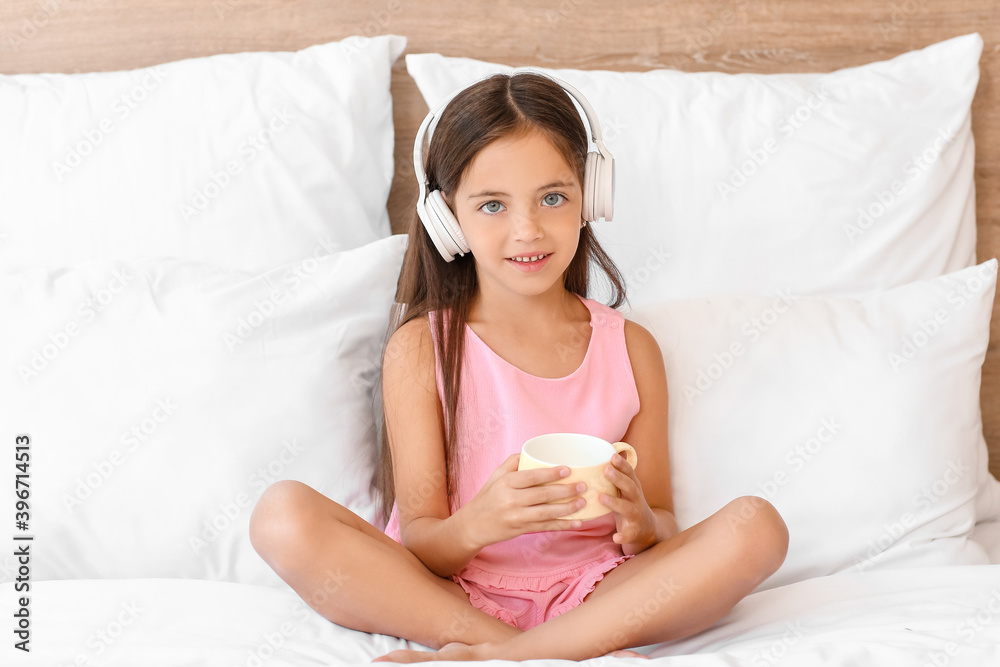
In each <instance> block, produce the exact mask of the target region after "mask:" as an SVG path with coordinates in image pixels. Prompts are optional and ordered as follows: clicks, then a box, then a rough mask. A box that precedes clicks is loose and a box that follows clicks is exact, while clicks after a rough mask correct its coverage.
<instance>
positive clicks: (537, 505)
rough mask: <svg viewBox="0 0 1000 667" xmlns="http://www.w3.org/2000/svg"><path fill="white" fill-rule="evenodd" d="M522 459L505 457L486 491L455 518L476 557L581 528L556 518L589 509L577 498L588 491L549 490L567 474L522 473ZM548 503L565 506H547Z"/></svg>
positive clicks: (557, 469) (569, 487)
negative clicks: (514, 542)
mask: <svg viewBox="0 0 1000 667" xmlns="http://www.w3.org/2000/svg"><path fill="white" fill-rule="evenodd" d="M519 457H520V454H511V455H510V456H509V457H507V459H506V460H505V461H504V462H503V463H501V464H500V466H499V467H497V469H496V470H494V471H493V474H492V475H490V478H489V479H488V480H486V483H485V484H483V488H481V489H480V490H479V492H478V493H477V494H476V495H475V496H474V497H473V498H472V500H470V501H469V502H468V503H466V504H465V505H464V506H463V507H462V508H461V509H459V510H458V511H457V512H456V513H455V515H454V516H455V517H458V516H459V515H461V517H462V520H461V522H460V525H461V526H462V532H463V534H464V535H465V537H466V540H467V543H468V544H469V545H470V546H471V547H473V548H474V549H476V550H477V551H478V550H479V549H482V548H483V547H485V546H488V545H490V544H495V543H497V542H503V541H504V540H509V539H511V538H513V537H517V536H519V535H523V534H524V533H536V532H541V531H545V530H566V529H569V528H579V527H580V526H581V525H582V524H581V522H580V521H578V520H577V521H566V520H561V519H559V518H558V517H561V516H566V515H567V514H572V513H573V512H575V511H576V510H578V509H580V508H581V507H582V506H583V505H584V504H585V501H584V500H583V498H580V497H579V496H580V494H581V493H582V492H583V491H584V490H585V489H586V485H585V484H583V483H582V482H581V483H579V484H576V485H570V484H548V482H558V481H559V480H560V479H562V478H563V477H566V476H567V475H569V473H570V470H569V468H568V467H567V466H557V467H553V468H536V469H534V470H518V469H517V462H518V458H519ZM543 485H544V486H543ZM580 487H583V488H580ZM550 501H564V502H555V503H552V504H548V503H549V502H550Z"/></svg>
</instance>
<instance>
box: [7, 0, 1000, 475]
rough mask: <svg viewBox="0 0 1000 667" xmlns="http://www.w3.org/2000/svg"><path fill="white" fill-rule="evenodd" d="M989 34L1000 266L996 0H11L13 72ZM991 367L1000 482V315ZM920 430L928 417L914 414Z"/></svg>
mask: <svg viewBox="0 0 1000 667" xmlns="http://www.w3.org/2000/svg"><path fill="white" fill-rule="evenodd" d="M976 31H978V32H979V33H980V34H981V35H982V37H983V40H984V41H985V47H984V50H983V55H982V59H981V61H980V67H981V76H980V80H979V88H978V90H977V93H976V97H975V100H974V102H973V105H972V132H973V135H974V137H975V141H976V167H975V176H976V196H977V204H976V213H977V216H978V230H979V241H978V250H977V258H978V260H979V261H984V260H986V259H989V258H991V257H997V256H1000V187H998V185H1000V12H997V6H996V0H939V1H936V2H928V1H927V0H898V1H897V2H890V3H872V2H866V1H864V0H845V1H844V2H842V3H835V4H832V5H831V4H829V3H817V2H813V1H812V0H786V1H784V2H776V1H768V0H700V1H699V2H687V1H683V0H681V1H672V2H663V1H660V0H656V1H654V0H636V1H633V2H627V3H626V2H606V1H602V0H552V1H550V2H540V3H539V2H528V1H526V0H434V1H433V2H431V1H430V0H425V1H423V2H418V1H417V0H5V1H4V2H3V3H0V72H2V73H5V74H16V73H22V72H25V73H27V72H86V71H111V70H122V69H133V68H136V67H145V66H148V65H155V64H158V63H164V62H169V61H172V60H179V59H182V58H191V57H197V56H206V55H211V54H215V53H233V52H239V51H294V50H298V49H302V48H305V47H307V46H311V45H313V44H319V43H324V42H329V41H334V40H339V39H343V38H345V37H348V36H351V35H366V36H374V35H377V34H389V33H393V34H397V35H405V36H406V37H407V38H408V44H407V52H409V53H425V52H434V53H442V54H444V55H450V56H467V57H471V58H477V59H480V60H487V61H493V62H500V63H504V64H509V65H538V66H542V67H566V68H579V69H609V70H620V71H643V70H649V69H656V68H669V69H678V70H684V71H690V72H697V71H706V70H714V71H721V72H730V73H736V72H761V73H771V72H829V71H832V70H835V69H840V68H843V67H851V66H857V65H863V64H865V63H868V62H872V61H876V60H885V59H887V58H891V57H893V56H896V55H899V54H900V53H904V52H906V51H911V50H914V49H918V48H923V47H925V46H928V45H929V44H932V43H934V42H939V41H941V40H944V39H948V38H950V37H956V36H958V35H963V34H966V33H970V32H976ZM392 94H393V105H394V109H393V117H394V121H395V126H396V155H397V157H396V176H395V180H394V181H393V187H392V192H391V195H390V200H389V216H390V219H391V220H392V225H393V230H394V231H396V232H401V231H403V225H404V221H405V220H406V218H407V215H408V212H409V211H411V210H412V206H413V202H414V201H415V200H416V186H415V184H414V178H413V165H412V163H411V151H412V147H413V138H414V135H415V134H416V130H417V127H418V126H419V124H420V121H421V120H422V119H423V116H424V114H426V113H427V106H426V105H425V104H424V103H423V100H422V99H421V97H420V94H419V92H418V91H417V87H416V84H414V82H413V80H412V79H410V77H409V76H408V75H407V73H406V69H405V66H404V63H403V60H402V58H401V59H400V60H399V61H398V62H397V64H396V66H395V68H394V71H393V76H392ZM998 302H1000V299H998V300H997V301H995V302H994V307H993V322H992V328H991V336H990V347H989V352H988V353H987V357H986V364H985V366H984V368H983V382H982V394H981V396H982V406H983V429H984V433H985V436H986V441H987V443H989V446H990V453H991V457H990V458H991V470H992V471H993V473H994V474H995V475H997V476H998V477H1000V308H998V306H997V303H998ZM913 418H914V419H919V418H920V415H913Z"/></svg>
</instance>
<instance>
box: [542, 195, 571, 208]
mask: <svg viewBox="0 0 1000 667" xmlns="http://www.w3.org/2000/svg"><path fill="white" fill-rule="evenodd" d="M564 199H566V198H565V197H563V196H562V195H561V194H559V193H558V192H550V193H549V194H547V195H545V197H544V199H542V201H544V202H545V204H546V205H547V206H558V205H559V204H561V203H562V202H563V200H564Z"/></svg>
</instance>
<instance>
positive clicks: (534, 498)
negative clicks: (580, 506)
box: [522, 482, 587, 505]
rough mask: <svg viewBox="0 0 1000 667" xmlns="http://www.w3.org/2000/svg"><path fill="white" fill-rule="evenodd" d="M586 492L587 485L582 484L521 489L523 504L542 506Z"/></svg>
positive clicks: (555, 484) (548, 485) (545, 485)
mask: <svg viewBox="0 0 1000 667" xmlns="http://www.w3.org/2000/svg"><path fill="white" fill-rule="evenodd" d="M586 490H587V485H586V484H584V483H583V482H573V483H569V484H560V483H558V482H556V483H554V484H544V485H539V486H531V487H527V488H525V489H522V493H524V498H525V504H527V505H543V504H547V503H551V502H554V501H559V500H569V499H571V498H576V497H578V496H579V495H580V494H582V493H583V492H584V491H586Z"/></svg>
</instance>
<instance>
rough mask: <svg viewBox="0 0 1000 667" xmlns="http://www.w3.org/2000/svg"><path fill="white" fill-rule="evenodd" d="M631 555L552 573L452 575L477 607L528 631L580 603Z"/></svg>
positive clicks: (474, 571) (469, 572) (471, 570)
mask: <svg viewBox="0 0 1000 667" xmlns="http://www.w3.org/2000/svg"><path fill="white" fill-rule="evenodd" d="M631 557H632V556H617V557H611V558H605V559H602V560H600V561H596V562H593V563H588V564H586V565H583V566H580V567H577V568H574V569H572V570H567V571H564V572H560V573H558V574H556V575H551V576H545V575H542V576H538V575H535V576H531V577H517V576H507V575H499V574H495V573H492V572H486V571H484V570H479V569H477V568H476V569H474V568H466V570H464V571H463V572H462V574H464V575H466V576H467V577H469V578H465V577H463V576H460V575H458V574H453V575H452V576H451V578H452V580H453V581H454V582H455V583H457V584H458V585H459V586H461V587H462V589H463V590H465V592H466V593H468V594H469V602H471V603H472V606H474V607H475V608H476V609H479V610H481V611H484V612H486V613H487V614H489V615H490V616H493V617H495V618H498V619H500V620H501V621H503V622H504V623H506V624H507V625H510V626H513V627H515V628H518V629H519V630H528V629H530V628H533V627H535V626H536V625H541V624H542V623H544V622H545V621H547V620H549V619H552V618H555V617H556V616H558V615H559V614H562V613H563V612H566V611H569V610H570V609H572V608H573V607H576V606H577V605H579V604H580V603H581V602H583V599H584V598H585V597H587V595H588V594H589V593H590V592H591V591H593V590H594V588H596V587H597V583H598V582H599V581H601V579H603V578H604V575H605V574H607V573H608V572H610V571H611V570H613V569H614V568H615V567H617V566H618V565H620V564H621V563H624V562H625V561H627V560H628V559H629V558H631Z"/></svg>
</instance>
